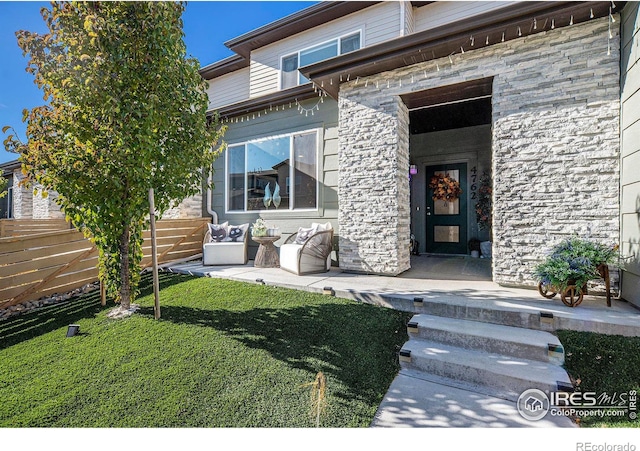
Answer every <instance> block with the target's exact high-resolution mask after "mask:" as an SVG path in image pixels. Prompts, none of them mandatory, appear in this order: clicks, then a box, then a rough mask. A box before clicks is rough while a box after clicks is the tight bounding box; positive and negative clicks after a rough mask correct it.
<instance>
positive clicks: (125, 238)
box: [120, 224, 131, 310]
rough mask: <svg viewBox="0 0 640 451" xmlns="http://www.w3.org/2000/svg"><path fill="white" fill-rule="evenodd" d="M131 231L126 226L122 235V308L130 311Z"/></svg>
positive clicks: (126, 225) (128, 226) (127, 225)
mask: <svg viewBox="0 0 640 451" xmlns="http://www.w3.org/2000/svg"><path fill="white" fill-rule="evenodd" d="M130 240H131V230H130V225H129V224H125V226H124V230H123V231H122V235H120V307H121V308H122V309H126V310H128V309H129V308H130V307H131V277H130V275H129V251H130Z"/></svg>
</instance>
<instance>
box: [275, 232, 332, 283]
mask: <svg viewBox="0 0 640 451" xmlns="http://www.w3.org/2000/svg"><path fill="white" fill-rule="evenodd" d="M332 250H333V227H332V226H331V223H330V222H327V223H326V224H317V223H313V224H311V227H310V228H306V229H305V228H302V227H301V228H300V229H298V232H296V233H294V234H293V235H291V236H290V237H289V238H287V239H286V240H285V242H284V244H283V245H282V246H280V268H281V269H284V270H285V271H289V272H291V273H293V274H297V275H299V276H300V275H304V274H314V273H322V272H327V271H329V269H330V268H331V251H332Z"/></svg>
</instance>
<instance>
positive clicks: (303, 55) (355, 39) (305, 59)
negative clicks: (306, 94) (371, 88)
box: [280, 31, 360, 89]
mask: <svg viewBox="0 0 640 451" xmlns="http://www.w3.org/2000/svg"><path fill="white" fill-rule="evenodd" d="M358 49H360V32H359V31H358V32H357V33H352V34H349V35H346V36H343V37H341V38H336V39H333V40H331V41H327V42H323V43H322V44H318V45H315V46H313V47H309V48H306V49H303V50H300V51H299V52H297V53H294V54H292V55H287V56H284V57H283V58H282V62H281V68H282V75H281V79H280V84H281V88H282V89H287V88H292V87H294V86H298V85H302V84H304V83H308V82H309V80H308V79H307V78H305V77H304V76H303V75H302V74H301V73H299V72H298V68H299V67H303V66H307V65H309V64H313V63H317V62H320V61H324V60H326V59H329V58H333V57H334V56H338V55H344V54H345V53H349V52H353V51H356V50H358Z"/></svg>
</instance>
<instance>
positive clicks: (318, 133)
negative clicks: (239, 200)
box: [224, 128, 321, 215]
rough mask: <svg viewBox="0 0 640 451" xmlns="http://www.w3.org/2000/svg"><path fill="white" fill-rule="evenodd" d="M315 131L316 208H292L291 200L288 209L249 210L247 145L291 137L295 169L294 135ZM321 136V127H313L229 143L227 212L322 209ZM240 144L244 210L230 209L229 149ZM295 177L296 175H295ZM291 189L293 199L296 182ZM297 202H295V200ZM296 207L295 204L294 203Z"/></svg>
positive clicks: (290, 145)
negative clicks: (242, 159)
mask: <svg viewBox="0 0 640 451" xmlns="http://www.w3.org/2000/svg"><path fill="white" fill-rule="evenodd" d="M311 133H314V134H315V139H316V160H315V166H316V171H315V174H314V175H315V179H316V206H315V208H291V205H292V204H291V202H290V205H289V208H287V209H282V210H280V209H262V208H261V209H260V210H248V209H247V207H248V202H249V200H248V199H249V198H248V196H247V192H248V190H247V186H248V173H247V167H248V166H247V165H248V162H247V145H248V144H251V143H256V142H260V141H266V140H270V139H280V138H285V137H286V138H289V160H290V161H293V164H290V167H291V170H292V171H295V160H294V159H293V156H294V146H293V144H294V140H293V137H294V136H296V135H306V134H311ZM320 137H321V129H320V128H311V129H305V130H298V131H294V132H288V133H281V134H277V135H268V136H261V137H259V138H253V139H249V140H246V141H239V142H235V143H233V144H228V145H227V149H226V150H225V152H224V154H225V157H224V177H225V178H224V211H225V214H230V215H234V214H240V215H242V214H244V215H246V214H255V213H258V214H264V213H269V214H273V213H275V214H278V215H280V214H291V213H299V212H317V211H319V210H320V189H321V184H320V154H321V151H320V150H321V149H320ZM239 146H244V209H243V210H230V209H229V149H230V148H232V147H239ZM289 177H291V172H290V173H289ZM294 177H295V175H294ZM290 189H291V193H289V197H290V198H291V199H294V198H295V195H296V191H295V190H296V189H295V183H294V186H293V187H292V188H290ZM294 203H295V202H294ZM294 207H295V205H294Z"/></svg>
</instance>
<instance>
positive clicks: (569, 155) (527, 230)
mask: <svg viewBox="0 0 640 451" xmlns="http://www.w3.org/2000/svg"><path fill="white" fill-rule="evenodd" d="M618 19H619V18H618V16H616V22H615V23H613V24H612V26H611V34H612V37H611V38H610V36H609V26H610V25H609V21H608V18H605V19H598V20H593V21H589V22H587V23H584V24H576V25H573V26H570V27H565V28H558V29H555V30H551V31H546V32H542V33H539V34H536V35H532V36H528V37H525V38H521V39H516V40H513V41H507V42H505V43H499V44H496V45H493V46H490V47H486V48H482V49H477V50H468V51H466V52H465V53H464V54H456V55H453V56H452V58H451V60H450V59H449V58H442V59H440V60H437V61H428V62H424V63H420V64H416V65H412V66H408V67H404V68H401V69H398V70H394V71H389V72H384V73H381V74H377V75H374V76H370V77H367V78H361V79H356V80H351V81H350V82H347V83H345V84H343V85H341V90H340V130H339V132H340V149H339V167H340V184H339V188H340V189H339V201H340V217H339V221H340V229H341V231H342V233H341V236H340V252H341V254H340V261H341V267H342V268H344V269H346V270H354V271H366V272H375V273H384V274H397V273H399V272H401V271H403V270H405V269H407V268H408V267H409V255H408V252H405V251H404V250H405V249H408V246H409V233H410V232H409V226H408V223H406V220H407V218H408V216H409V212H408V204H409V201H408V197H409V194H408V193H409V181H408V177H407V174H408V170H409V158H408V157H409V145H408V141H409V140H408V113H407V112H406V108H404V109H403V106H404V105H403V103H402V101H401V100H400V98H399V96H400V95H401V94H406V93H409V92H415V91H422V90H426V89H430V88H435V87H438V86H444V85H451V84H456V83H461V82H465V81H470V80H475V79H480V78H486V77H493V98H492V108H493V113H492V115H493V132H492V151H493V163H492V164H493V177H494V230H493V239H494V244H493V257H494V262H493V278H494V281H495V282H498V283H500V284H503V285H534V284H535V283H536V282H535V281H534V280H533V278H532V268H533V266H534V264H535V263H536V262H537V261H538V260H540V259H541V258H542V257H543V256H544V254H545V252H546V251H547V250H548V249H549V248H550V247H551V246H553V245H555V244H556V243H558V242H559V241H560V240H562V239H564V238H566V237H568V236H570V235H572V234H579V235H580V236H581V237H585V238H597V239H600V240H603V241H606V242H610V243H611V244H612V245H614V244H615V243H617V242H618V239H619V216H618V212H619V201H618V199H619V152H620V142H619V133H620V132H619V117H620V100H619V94H620V87H619V76H620V68H619V48H620V45H619V32H618V31H619V30H618V28H617V25H618V24H619V23H620V21H619V20H618ZM609 49H610V51H609Z"/></svg>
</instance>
